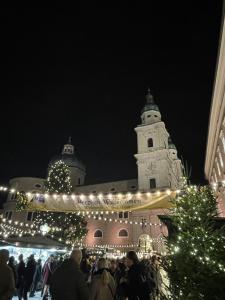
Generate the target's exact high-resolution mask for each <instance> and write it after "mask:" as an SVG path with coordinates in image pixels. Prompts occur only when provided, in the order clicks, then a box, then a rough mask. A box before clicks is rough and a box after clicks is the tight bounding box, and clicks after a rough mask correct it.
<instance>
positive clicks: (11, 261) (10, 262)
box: [9, 256, 15, 265]
mask: <svg viewBox="0 0 225 300" xmlns="http://www.w3.org/2000/svg"><path fill="white" fill-rule="evenodd" d="M14 263H15V257H14V256H10V258H9V264H10V265H14Z"/></svg>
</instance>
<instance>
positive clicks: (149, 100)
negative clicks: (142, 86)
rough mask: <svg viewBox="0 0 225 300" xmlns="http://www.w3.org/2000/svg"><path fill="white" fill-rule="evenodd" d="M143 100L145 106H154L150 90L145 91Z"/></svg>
mask: <svg viewBox="0 0 225 300" xmlns="http://www.w3.org/2000/svg"><path fill="white" fill-rule="evenodd" d="M145 98H146V101H147V104H154V98H153V96H152V94H151V90H150V88H148V89H147V93H146V95H145Z"/></svg>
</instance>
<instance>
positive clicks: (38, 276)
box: [30, 259, 42, 297]
mask: <svg viewBox="0 0 225 300" xmlns="http://www.w3.org/2000/svg"><path fill="white" fill-rule="evenodd" d="M41 270H42V268H41V259H38V261H37V265H36V269H35V273H34V278H33V283H32V286H31V291H30V297H34V296H35V292H36V290H37V285H38V283H39V282H40V280H41Z"/></svg>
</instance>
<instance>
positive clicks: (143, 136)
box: [135, 89, 182, 191]
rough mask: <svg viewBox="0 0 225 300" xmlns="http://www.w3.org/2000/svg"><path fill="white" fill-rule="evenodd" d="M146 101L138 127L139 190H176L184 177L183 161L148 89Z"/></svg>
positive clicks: (136, 129)
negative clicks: (178, 155) (179, 157)
mask: <svg viewBox="0 0 225 300" xmlns="http://www.w3.org/2000/svg"><path fill="white" fill-rule="evenodd" d="M145 98H146V104H145V106H144V108H143V109H142V112H141V125H138V126H137V127H136V128H135V131H136V133H137V148H138V153H137V154H136V155H135V157H136V160H137V166H138V185H139V190H140V191H148V190H155V189H160V188H162V189H163V188H172V189H177V188H179V186H180V183H181V177H182V165H181V161H180V160H179V159H178V157H177V150H176V147H175V145H174V144H173V143H172V141H171V138H170V136H169V133H168V132H167V130H166V128H165V124H164V122H162V120H161V113H160V111H159V107H158V105H157V104H156V103H155V101H154V98H153V96H152V94H151V92H150V89H148V90H147V94H146V96H145Z"/></svg>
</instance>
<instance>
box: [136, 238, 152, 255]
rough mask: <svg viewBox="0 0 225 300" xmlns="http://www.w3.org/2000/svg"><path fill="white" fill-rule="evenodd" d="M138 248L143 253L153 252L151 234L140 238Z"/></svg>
mask: <svg viewBox="0 0 225 300" xmlns="http://www.w3.org/2000/svg"><path fill="white" fill-rule="evenodd" d="M138 246H139V249H140V251H141V252H150V251H152V250H153V247H152V239H151V237H150V235H149V234H142V235H140V236H139V240H138Z"/></svg>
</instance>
